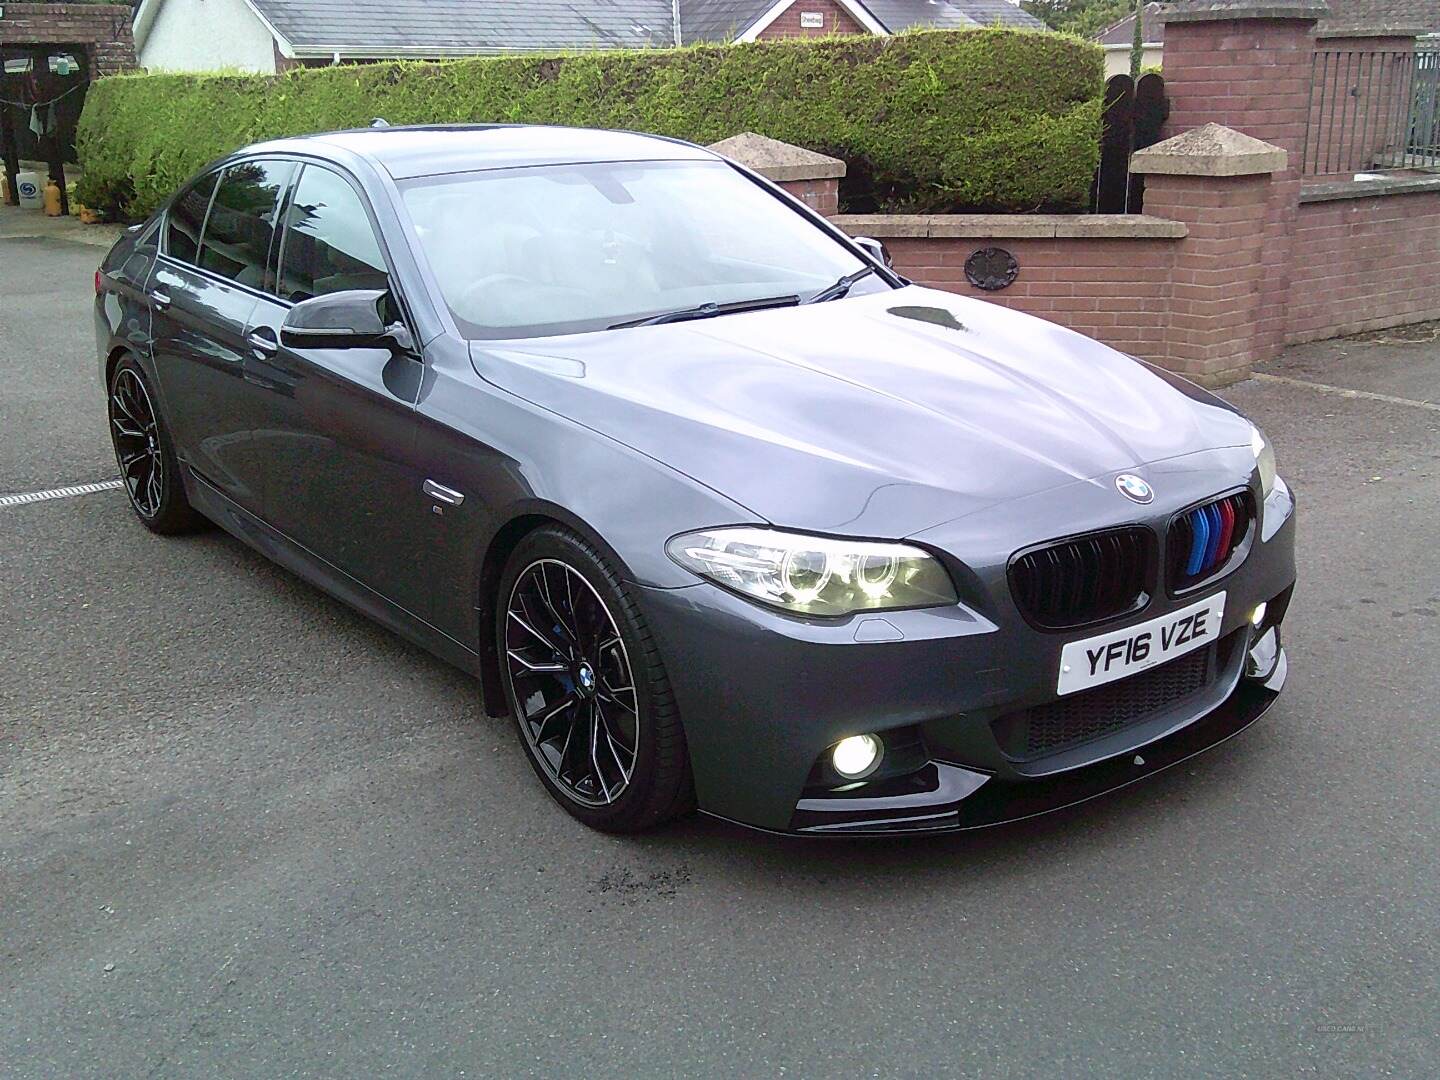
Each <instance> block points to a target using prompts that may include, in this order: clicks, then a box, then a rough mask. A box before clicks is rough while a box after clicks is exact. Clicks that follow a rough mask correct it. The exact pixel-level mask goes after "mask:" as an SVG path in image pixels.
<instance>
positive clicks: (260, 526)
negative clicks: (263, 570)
mask: <svg viewBox="0 0 1440 1080" xmlns="http://www.w3.org/2000/svg"><path fill="white" fill-rule="evenodd" d="M181 471H182V473H183V475H184V477H185V490H186V494H187V495H188V496H189V498H190V504H191V505H192V506H194V507H195V509H196V510H198V511H200V513H202V514H204V515H205V516H206V517H207V518H209V519H210V520H211V521H213V522H214V523H215V524H216V525H219V526H220V527H221V528H222V529H224V530H225V531H226V532H228V533H229V534H230V535H231V536H233V537H235V538H236V539H237V540H239V541H241V542H242V543H245V544H248V545H249V546H250V547H252V548H254V549H255V550H256V551H258V552H260V554H261V555H264V556H265V557H266V558H267V559H270V560H271V561H272V562H274V563H277V564H279V565H280V566H283V567H284V568H285V569H286V570H289V571H290V572H291V573H292V574H295V575H296V576H297V577H299V578H302V579H303V580H305V581H307V582H309V583H310V584H311V585H314V586H315V587H316V588H319V589H321V590H323V591H324V592H327V593H329V594H330V595H331V596H333V597H335V598H336V599H337V600H341V601H343V602H345V603H346V604H349V605H350V606H351V607H352V608H354V609H355V610H356V611H359V612H360V613H361V614H363V615H367V616H369V617H370V618H371V619H374V620H375V621H376V622H377V623H379V624H380V625H381V626H383V627H385V628H386V629H387V630H390V631H393V632H394V633H397V634H399V635H400V636H401V637H403V638H405V639H406V640H407V641H410V642H413V643H414V644H416V645H419V646H420V647H421V648H422V649H425V650H426V651H427V652H430V653H433V654H434V655H435V656H438V657H439V658H440V659H441V660H444V661H445V662H446V663H448V664H453V665H454V666H455V667H458V668H459V669H460V670H461V671H464V672H467V673H468V674H470V675H476V676H478V675H479V673H480V659H479V657H478V656H477V655H476V654H475V653H474V652H472V651H471V650H470V649H467V648H466V647H465V646H464V645H462V644H460V642H458V641H456V640H455V639H454V638H452V637H450V636H449V635H448V634H445V633H442V632H441V631H439V630H437V629H435V627H433V626H431V625H430V624H429V623H428V622H426V621H425V620H424V619H421V618H420V617H419V616H417V615H413V614H411V613H410V612H409V611H407V610H405V609H404V608H402V607H400V606H399V605H398V604H394V603H391V602H390V601H389V600H387V599H386V598H385V597H383V596H381V595H380V594H379V593H377V592H376V591H375V590H374V589H372V588H370V587H369V586H367V585H364V584H361V583H360V582H359V581H356V580H355V579H354V578H353V577H351V576H350V575H349V574H347V573H345V572H344V571H343V570H341V569H340V568H339V567H336V566H334V565H332V564H331V563H329V562H326V561H325V560H324V559H322V558H321V557H320V556H318V555H316V554H315V553H314V552H313V551H311V550H310V549H309V548H306V547H303V546H302V545H300V544H297V543H296V542H295V541H293V540H291V539H290V538H289V537H288V536H286V535H285V534H283V533H281V532H279V531H277V530H276V529H273V528H271V527H270V526H269V525H267V524H265V523H264V522H263V521H261V520H260V519H259V518H257V517H255V515H253V514H251V513H250V512H249V511H247V510H243V509H241V508H240V507H239V506H238V505H236V504H235V503H234V502H233V501H231V500H230V499H229V498H227V497H226V496H225V495H223V494H222V493H221V492H220V491H218V490H217V489H216V488H215V487H214V486H212V485H211V484H210V483H209V482H208V481H207V480H206V479H205V478H204V477H203V476H201V475H200V474H199V473H197V472H195V471H194V470H193V469H191V468H190V467H189V465H184V466H182V470H181Z"/></svg>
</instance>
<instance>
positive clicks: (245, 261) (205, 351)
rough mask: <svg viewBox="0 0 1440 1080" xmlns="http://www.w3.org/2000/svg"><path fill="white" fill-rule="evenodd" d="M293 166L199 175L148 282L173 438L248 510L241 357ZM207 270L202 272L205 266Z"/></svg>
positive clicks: (252, 422) (254, 436)
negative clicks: (278, 213)
mask: <svg viewBox="0 0 1440 1080" xmlns="http://www.w3.org/2000/svg"><path fill="white" fill-rule="evenodd" d="M294 171H295V166H294V164H293V163H291V162H289V161H283V160H278V159H265V158H260V159H253V160H248V161H242V162H239V163H237V164H234V165H230V166H228V167H227V168H226V169H224V170H223V172H222V173H220V174H218V181H219V183H218V187H217V185H216V179H217V177H216V175H211V176H209V177H206V178H204V179H202V180H201V181H199V182H198V183H197V184H196V185H195V186H193V187H192V188H191V189H190V190H189V191H186V192H185V193H182V195H181V196H180V197H179V198H178V199H177V200H176V201H175V203H174V204H173V205H172V207H171V210H170V213H169V215H168V219H167V232H166V246H167V252H168V253H169V257H168V258H166V259H162V260H161V262H160V263H159V265H158V266H157V267H156V271H155V273H154V274H153V275H152V277H151V281H150V288H149V293H150V302H151V305H152V309H153V310H154V312H155V316H154V322H155V327H154V330H155V345H154V354H155V362H156V368H157V372H158V377H159V379H160V385H161V392H162V394H163V396H164V400H165V402H166V406H167V408H168V411H169V414H170V421H171V424H172V426H173V427H174V429H175V432H176V437H177V442H178V443H179V446H180V449H181V452H182V454H183V455H184V457H185V458H186V460H187V461H188V462H189V463H190V465H191V467H192V468H194V469H195V470H196V471H197V472H199V473H201V474H202V475H203V476H205V477H206V478H207V479H208V480H209V481H210V482H211V483H212V484H214V485H215V486H216V487H217V488H219V489H220V491H221V492H223V493H224V494H225V495H227V496H228V497H229V498H231V499H233V500H234V501H235V502H236V503H238V504H239V505H240V506H242V507H244V508H245V509H247V510H250V511H251V512H253V513H260V512H261V510H262V507H263V506H264V501H265V497H264V484H265V475H266V471H267V470H266V462H265V447H264V445H263V442H262V440H260V439H259V435H260V434H262V433H263V431H264V430H265V415H264V405H265V402H264V399H263V397H262V395H261V394H260V393H259V392H258V391H257V389H256V388H255V386H254V385H253V381H252V377H251V372H250V370H249V365H250V363H251V361H252V359H253V357H254V355H255V348H256V344H255V342H252V341H250V340H248V333H249V328H250V319H251V315H252V313H253V312H254V310H255V306H256V304H257V303H258V300H259V298H258V295H257V292H256V291H255V290H258V289H260V288H263V287H265V286H266V285H267V284H270V283H272V282H271V280H270V279H271V278H273V275H269V267H270V256H271V248H272V246H273V240H274V231H275V221H276V215H277V212H278V208H279V203H280V196H281V194H282V193H283V192H284V190H285V189H286V187H287V186H288V184H289V181H290V178H291V176H292V174H293V173H294ZM207 271H208V272H207Z"/></svg>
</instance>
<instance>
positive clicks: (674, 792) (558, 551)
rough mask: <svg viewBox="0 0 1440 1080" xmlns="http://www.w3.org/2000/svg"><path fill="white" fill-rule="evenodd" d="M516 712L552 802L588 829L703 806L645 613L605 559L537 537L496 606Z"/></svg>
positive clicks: (631, 824) (551, 531) (529, 541)
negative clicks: (696, 803) (697, 800)
mask: <svg viewBox="0 0 1440 1080" xmlns="http://www.w3.org/2000/svg"><path fill="white" fill-rule="evenodd" d="M496 642H497V643H498V644H499V652H500V665H501V674H502V681H503V683H504V686H505V696H506V701H507V703H508V705H509V707H510V714H511V716H513V717H514V719H515V723H516V726H517V728H518V729H519V734H520V741H521V744H522V745H523V746H524V747H525V752H526V755H527V756H528V757H529V759H530V764H531V765H532V766H533V767H534V769H535V773H536V775H538V776H539V777H540V780H541V782H542V783H543V784H544V785H545V788H546V790H547V791H549V792H550V794H551V796H552V797H553V798H554V799H555V801H556V802H558V803H559V804H560V805H561V806H563V807H564V808H565V809H566V810H567V811H569V812H570V813H571V814H572V815H574V816H575V817H576V818H578V819H579V820H580V821H582V822H584V823H585V824H586V825H589V826H591V827H592V828H596V829H603V830H605V831H608V832H639V831H641V830H644V829H649V828H652V827H654V826H656V825H658V824H660V823H661V822H664V821H666V820H668V819H670V818H673V817H675V816H677V815H679V814H681V813H684V812H685V811H687V810H688V809H690V807H691V806H692V805H693V801H694V796H693V794H692V782H691V778H690V761H689V753H688V751H687V749H686V746H685V734H684V731H683V730H682V728H681V726H680V717H679V711H678V709H677V708H676V704H675V696H674V694H673V693H672V692H671V689H670V684H669V681H668V680H667V678H666V676H665V669H664V666H663V665H662V663H661V660H660V654H659V652H658V650H657V649H656V647H655V642H654V639H653V638H652V637H651V635H650V631H649V629H648V628H647V626H646V625H645V620H644V617H643V616H642V615H641V613H640V610H639V608H638V607H636V605H635V603H634V601H633V600H632V599H631V598H630V595H629V593H628V592H627V591H626V589H625V586H624V583H623V582H622V581H621V580H620V578H619V576H618V575H617V574H616V573H615V572H614V570H613V569H612V568H611V567H610V565H609V563H608V562H607V561H606V559H605V558H604V556H603V555H601V553H600V552H598V551H597V550H596V549H595V548H594V547H593V546H591V545H590V544H588V543H586V542H585V541H584V540H582V539H581V538H580V537H579V536H577V535H575V534H574V533H572V532H570V531H569V530H567V529H562V528H559V527H547V528H543V529H540V530H537V531H536V532H533V533H531V534H530V535H529V536H527V537H526V538H525V539H524V540H522V541H521V542H520V545H519V546H518V547H517V548H516V550H515V551H514V553H513V554H512V555H511V556H510V560H509V562H508V563H507V564H506V567H505V573H504V575H503V576H502V577H501V580H500V589H499V602H498V603H497V604H496Z"/></svg>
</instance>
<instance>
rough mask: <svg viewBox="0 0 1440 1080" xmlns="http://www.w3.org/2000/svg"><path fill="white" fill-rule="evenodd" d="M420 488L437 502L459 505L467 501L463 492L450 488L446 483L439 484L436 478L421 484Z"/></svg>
mask: <svg viewBox="0 0 1440 1080" xmlns="http://www.w3.org/2000/svg"><path fill="white" fill-rule="evenodd" d="M420 489H421V490H422V491H424V492H425V494H426V495H429V496H430V497H431V498H432V499H434V500H435V501H436V502H441V503H444V504H445V505H446V506H459V505H460V504H461V503H463V502H464V501H465V495H464V493H463V492H459V491H456V490H455V489H454V488H448V487H446V486H445V485H444V484H437V483H436V482H435V481H434V480H426V481H425V483H423V484H421V485H420Z"/></svg>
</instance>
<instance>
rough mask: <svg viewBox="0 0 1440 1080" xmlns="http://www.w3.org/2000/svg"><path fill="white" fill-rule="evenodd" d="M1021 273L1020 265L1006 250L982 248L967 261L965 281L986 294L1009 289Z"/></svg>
mask: <svg viewBox="0 0 1440 1080" xmlns="http://www.w3.org/2000/svg"><path fill="white" fill-rule="evenodd" d="M1019 273H1020V264H1019V263H1018V262H1016V261H1015V256H1014V255H1011V254H1010V252H1008V251H1006V250H1005V249H1004V248H997V247H988V248H981V249H980V250H979V251H976V252H972V253H971V255H970V258H968V259H966V260H965V279H966V280H967V281H969V282H970V284H971V285H974V286H975V287H976V288H977V289H984V290H985V291H986V292H999V291H1000V290H1001V289H1006V288H1009V287H1010V286H1011V285H1013V284H1014V283H1015V278H1016V277H1017V276H1018V275H1019Z"/></svg>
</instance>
